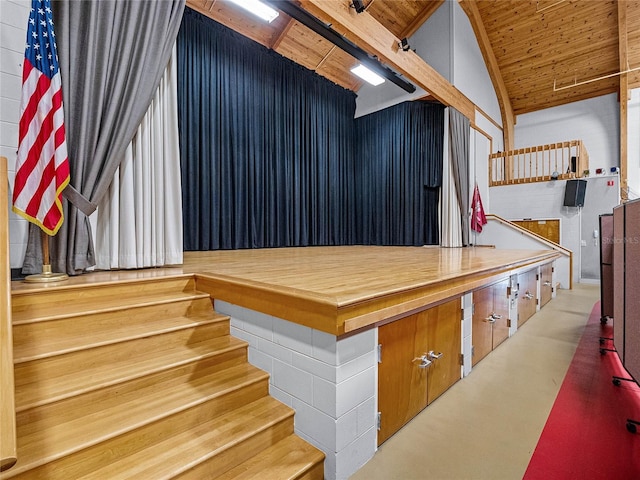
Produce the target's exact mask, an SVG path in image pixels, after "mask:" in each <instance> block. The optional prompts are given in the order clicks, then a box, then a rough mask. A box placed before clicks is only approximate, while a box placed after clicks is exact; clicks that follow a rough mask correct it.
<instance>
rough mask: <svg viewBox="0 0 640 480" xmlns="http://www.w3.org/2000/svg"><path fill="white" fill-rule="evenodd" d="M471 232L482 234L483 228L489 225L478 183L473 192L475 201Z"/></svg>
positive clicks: (472, 203)
mask: <svg viewBox="0 0 640 480" xmlns="http://www.w3.org/2000/svg"><path fill="white" fill-rule="evenodd" d="M471 209H472V211H473V213H472V214H471V230H473V231H475V232H478V233H480V232H482V226H483V225H486V224H487V217H486V216H485V214H484V208H483V207H482V199H481V198H480V190H479V189H478V184H477V183H476V188H475V189H474V190H473V200H472V201H471Z"/></svg>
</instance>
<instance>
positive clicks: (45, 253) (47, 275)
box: [24, 231, 69, 283]
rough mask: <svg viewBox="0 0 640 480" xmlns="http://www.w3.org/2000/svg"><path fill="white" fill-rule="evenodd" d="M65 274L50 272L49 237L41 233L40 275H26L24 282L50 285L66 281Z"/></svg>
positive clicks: (67, 277) (67, 276)
mask: <svg viewBox="0 0 640 480" xmlns="http://www.w3.org/2000/svg"><path fill="white" fill-rule="evenodd" d="M68 279H69V275H67V274H66V273H54V272H53V271H52V270H51V260H50V259H49V235H47V234H46V233H45V232H44V231H42V273H36V274H34V275H27V277H25V279H24V281H25V282H29V283H50V282H60V281H62V280H68Z"/></svg>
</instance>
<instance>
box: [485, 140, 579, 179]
mask: <svg viewBox="0 0 640 480" xmlns="http://www.w3.org/2000/svg"><path fill="white" fill-rule="evenodd" d="M588 174H589V154H588V153H587V149H586V148H585V146H584V144H583V143H582V140H571V141H568V142H562V143H551V144H548V145H539V146H537V147H527V148H520V149H518V150H510V151H508V152H497V153H492V154H491V155H489V186H492V187H493V186H498V185H514V184H517V183H531V182H546V181H549V180H566V179H570V178H580V177H583V176H585V175H588Z"/></svg>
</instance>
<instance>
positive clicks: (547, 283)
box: [543, 280, 551, 287]
mask: <svg viewBox="0 0 640 480" xmlns="http://www.w3.org/2000/svg"><path fill="white" fill-rule="evenodd" d="M543 285H544V286H545V287H550V286H551V282H550V281H549V280H547V281H546V282H544V283H543Z"/></svg>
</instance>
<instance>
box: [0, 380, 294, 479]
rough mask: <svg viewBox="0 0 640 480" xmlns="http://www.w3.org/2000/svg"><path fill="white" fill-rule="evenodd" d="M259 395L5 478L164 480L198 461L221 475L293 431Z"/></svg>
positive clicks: (277, 406) (288, 417)
mask: <svg viewBox="0 0 640 480" xmlns="http://www.w3.org/2000/svg"><path fill="white" fill-rule="evenodd" d="M258 395H259V396H257V397H256V398H251V397H249V396H247V397H246V402H244V403H243V404H242V406H241V407H238V408H235V409H233V410H230V411H228V412H226V413H225V414H222V415H220V414H219V412H217V411H215V410H212V409H211V408H209V405H210V404H203V405H202V406H201V407H198V408H191V409H188V410H184V411H182V412H178V413H177V414H176V415H173V416H171V417H169V418H166V419H164V420H163V421H158V422H153V423H150V424H148V425H146V426H144V427H142V428H140V429H137V430H135V431H131V432H127V433H124V434H123V435H119V436H116V437H113V438H110V439H107V440H105V441H104V442H102V443H99V444H97V445H95V446H93V447H89V448H86V449H83V450H80V451H78V452H76V453H73V454H71V455H68V456H65V457H62V458H60V459H59V460H55V461H52V462H49V463H46V464H43V465H41V466H39V467H37V468H35V469H33V470H29V471H22V472H18V473H17V474H16V473H11V472H13V470H10V471H8V472H7V473H6V474H7V475H13V476H11V477H6V478H14V479H17V480H32V479H47V480H71V479H79V478H95V479H100V480H103V479H109V480H118V479H131V478H138V479H140V480H147V479H153V480H156V479H158V480H161V479H169V478H174V477H175V476H176V475H178V474H179V473H180V472H184V471H185V470H188V469H190V468H192V467H193V466H195V465H197V464H198V463H199V462H210V463H211V462H213V463H217V464H218V468H220V473H223V472H224V471H226V470H229V469H230V468H233V467H235V466H236V465H237V464H238V463H239V462H241V461H243V460H244V459H246V456H247V455H254V454H256V453H258V452H259V451H260V450H262V449H264V448H267V447H268V446H269V445H271V444H272V443H275V442H277V441H279V440H280V439H282V438H285V437H286V436H288V435H290V434H291V432H292V431H293V410H291V409H290V408H289V407H287V406H286V405H284V404H282V403H280V402H278V401H277V400H275V399H273V398H272V397H269V396H268V395H266V394H265V393H264V392H260V393H259V394H258ZM236 401H237V400H236ZM215 457H218V458H215ZM2 478H3V479H4V478H5V477H2ZM201 478H215V475H214V476H212V477H201Z"/></svg>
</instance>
